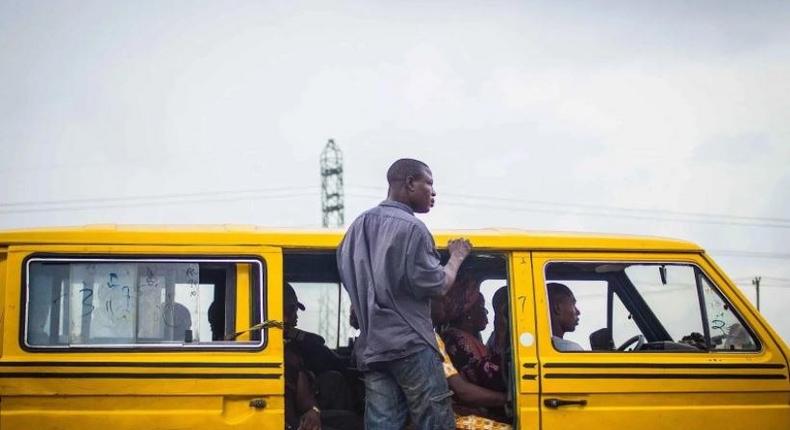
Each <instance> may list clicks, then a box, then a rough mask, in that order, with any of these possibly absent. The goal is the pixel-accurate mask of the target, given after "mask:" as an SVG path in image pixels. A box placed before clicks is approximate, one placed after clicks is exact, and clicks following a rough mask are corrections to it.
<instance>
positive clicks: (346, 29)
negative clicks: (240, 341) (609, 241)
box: [0, 0, 790, 339]
mask: <svg viewBox="0 0 790 430" xmlns="http://www.w3.org/2000/svg"><path fill="white" fill-rule="evenodd" d="M788 22H790V3H788V2H786V1H776V2H772V1H760V2H743V1H732V2H728V1H711V2H705V1H696V2H669V1H666V2H638V1H627V2H571V1H561V2H559V1H547V2H526V1H501V2H495V1H487V2H463V1H446V2H445V1H431V2H417V1H380V2H376V1H360V2H328V1H317V2H304V1H288V2H282V1H272V2H265V1H255V2H197V1H189V2H187V1H184V2H179V1H173V2H160V1H133V2H132V1H129V2H121V1H113V2H106V1H86V0H82V1H47V2H28V1H10V0H0V147H1V148H2V156H0V228H16V227H31V226H45V225H81V224H88V223H167V224H174V223H177V224H182V223H201V224H202V223H233V224H259V225H270V226H299V227H309V226H320V222H321V213H320V177H319V167H318V158H319V154H320V152H321V150H322V148H323V146H324V144H325V143H326V141H327V139H328V138H334V139H335V140H336V142H337V144H338V145H339V146H340V148H341V149H342V151H343V155H344V159H345V164H344V167H345V176H344V179H345V186H346V187H345V192H346V219H347V220H350V219H352V218H353V217H354V216H356V215H357V214H359V213H360V211H362V210H364V209H366V208H367V207H369V206H371V205H373V204H375V203H376V202H377V201H379V200H380V199H381V198H383V197H384V193H385V184H384V172H385V171H386V169H387V167H388V166H389V164H390V163H391V162H392V161H393V160H395V159H396V158H399V157H414V158H419V159H421V160H424V161H426V162H427V163H428V164H429V165H430V166H431V167H432V169H433V173H434V177H435V180H436V186H437V191H438V193H439V195H438V198H437V206H436V208H435V210H434V211H432V212H431V213H430V214H429V215H427V216H424V217H423V219H424V220H425V221H426V223H427V224H428V225H429V226H430V227H431V228H479V227H518V228H529V229H549V230H571V231H593V232H610V233H636V234H648V235H661V236H670V237H677V238H682V239H688V240H692V241H695V242H697V243H699V244H700V245H702V246H704V247H705V248H707V249H709V250H710V251H711V253H712V254H713V256H714V257H716V259H717V261H718V262H719V263H720V264H721V265H722V266H723V267H724V269H725V270H726V271H727V272H728V273H729V275H730V276H731V277H732V278H733V279H735V280H736V281H737V282H738V283H739V285H741V286H742V289H743V290H744V291H745V292H746V293H747V295H749V296H750V297H751V298H754V289H753V287H752V286H751V285H750V279H751V278H752V277H754V276H757V275H761V276H763V284H762V285H763V287H764V288H762V294H761V308H762V311H763V313H764V314H765V315H766V316H767V317H768V319H769V320H771V321H772V322H773V324H774V326H775V327H776V328H777V329H778V331H779V332H780V333H781V334H782V335H783V337H784V338H785V339H790V314H788V313H787V312H786V310H785V309H784V307H785V306H786V305H787V304H788V303H790V246H789V245H788V243H790V199H788V197H790V191H788V190H790V168H788V166H790V121H788V112H790V78H788V76H790V26H788V25H787V23H788Z"/></svg>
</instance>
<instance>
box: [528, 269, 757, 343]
mask: <svg viewBox="0 0 790 430" xmlns="http://www.w3.org/2000/svg"><path fill="white" fill-rule="evenodd" d="M555 263H575V264H627V265H637V264H642V265H651V266H660V265H662V264H663V265H687V266H690V267H691V269H692V270H693V272H694V288H695V290H696V291H695V293H696V295H697V296H698V302H697V304H698V305H699V306H700V308H701V309H700V311H701V312H700V314H699V317H700V319H701V322H702V327H703V330H704V333H703V335H704V336H705V342H706V343H707V344H708V345H707V346H708V349H707V350H698V351H692V350H688V351H686V350H666V351H662V350H645V351H629V353H630V352H637V353H639V352H641V353H651V354H668V353H682V354H700V353H708V354H709V353H727V354H760V353H762V352H763V351H764V346H763V342H762V341H761V340H760V338H759V337H758V336H757V333H756V331H755V330H754V329H752V327H751V326H750V325H749V324H748V323H747V321H746V320H745V319H744V318H743V316H742V315H741V312H740V311H739V310H738V308H737V307H735V306H733V304H732V300H731V299H730V298H729V297H728V296H727V294H724V292H722V289H721V288H720V287H719V285H718V284H717V283H716V282H714V281H713V278H712V277H711V276H710V275H708V274H707V273H706V272H705V270H703V268H702V267H701V266H700V264H699V263H698V262H696V261H689V260H683V261H676V260H624V259H623V260H614V259H601V260H597V259H593V260H587V259H583V260H573V259H559V258H553V257H549V258H547V259H546V260H545V261H544V263H543V268H542V275H543V286H542V290H543V295H544V296H545V298H546V303H548V290H547V288H546V284H547V283H548V282H561V281H562V280H557V279H551V280H550V279H549V278H548V276H547V274H548V267H549V265H550V264H555ZM700 277H702V278H704V279H705V280H706V281H707V282H708V284H709V285H710V286H711V288H712V289H713V291H714V292H715V293H716V294H717V295H718V296H719V298H720V299H721V300H722V301H723V302H724V303H725V304H726V305H727V306H729V307H730V310H731V311H732V313H733V315H734V316H735V318H736V319H737V320H738V321H739V322H740V323H741V325H742V326H743V327H744V328H745V329H746V331H747V332H748V333H749V335H750V336H751V337H752V339H754V341H755V349H754V350H722V349H711V348H710V346H711V345H710V344H711V336H710V330H709V327H708V326H707V324H708V321H707V309H706V307H707V306H706V302H705V299H704V293H703V291H702V288H703V287H702V282H701V281H700ZM631 284H632V286H633V288H634V289H635V290H636V292H637V293H639V291H638V289H637V287H636V285H633V283H631ZM607 290H608V291H607V296H608V295H610V294H612V293H614V294H615V295H617V296H618V297H619V298H620V300H621V302H622V303H623V305H624V306H625V307H626V310H628V311H629V312H631V309H629V303H626V301H624V300H623V298H622V297H620V295H619V294H618V292H617V291H611V290H612V286H611V285H609V286H608V287H607ZM639 297H640V299H641V300H644V299H642V297H641V294H639ZM609 301H610V298H609V297H607V315H606V317H607V327H608V328H609V329H610V330H611V325H610V324H611V323H612V322H611V321H609V318H610V317H611V307H610V303H609ZM645 306H646V308H647V309H648V310H649V311H650V313H651V314H652V316H653V317H654V318H655V319H656V321H657V322H658V323H659V324H661V328H662V329H663V323H661V321H660V320H659V319H658V317H657V316H655V314H654V313H653V310H652V309H651V308H650V307H649V305H648V304H647V303H646V302H645ZM547 311H548V314H547V315H546V318H547V319H546V321H547V322H548V328H549V337H551V313H550V309H549V308H548V307H547ZM634 322H635V323H636V325H637V327H639V329H640V331H642V328H641V326H640V324H639V322H638V321H637V320H636V319H635V320H634ZM642 334H643V335H644V333H642ZM549 343H550V344H551V346H552V349H553V351H554V352H556V353H560V354H565V353H576V354H578V353H598V354H600V353H616V354H619V353H622V352H621V351H617V350H611V351H607V350H589V351H588V350H584V351H560V350H559V349H557V348H556V346H555V345H554V342H549ZM615 347H616V345H615Z"/></svg>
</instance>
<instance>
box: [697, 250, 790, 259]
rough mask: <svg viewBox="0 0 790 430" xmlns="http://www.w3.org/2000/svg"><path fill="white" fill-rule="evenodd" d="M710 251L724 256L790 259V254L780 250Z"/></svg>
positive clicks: (709, 251)
mask: <svg viewBox="0 0 790 430" xmlns="http://www.w3.org/2000/svg"><path fill="white" fill-rule="evenodd" d="M708 253H710V254H716V255H717V256H722V257H739V258H778V259H781V260H787V259H790V254H784V253H778V252H765V251H738V250H721V249H709V250H708Z"/></svg>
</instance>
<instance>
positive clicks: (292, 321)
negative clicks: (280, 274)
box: [283, 282, 304, 327]
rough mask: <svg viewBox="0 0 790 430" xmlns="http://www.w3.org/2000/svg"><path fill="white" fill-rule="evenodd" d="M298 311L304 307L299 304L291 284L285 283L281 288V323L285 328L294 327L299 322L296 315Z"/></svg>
mask: <svg viewBox="0 0 790 430" xmlns="http://www.w3.org/2000/svg"><path fill="white" fill-rule="evenodd" d="M299 309H301V310H304V305H303V304H301V303H299V299H297V297H296V291H294V288H293V287H292V286H291V284H289V283H287V282H286V283H285V285H284V286H283V323H285V326H286V327H296V323H297V322H298V321H299V315H297V311H298V310H299Z"/></svg>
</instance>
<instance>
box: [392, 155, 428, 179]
mask: <svg viewBox="0 0 790 430" xmlns="http://www.w3.org/2000/svg"><path fill="white" fill-rule="evenodd" d="M428 168H429V167H428V165H427V164H425V163H423V162H422V161H419V160H415V159H412V158H401V159H400V160H398V161H396V162H394V163H392V165H391V166H390V168H389V170H387V182H388V183H389V184H390V185H392V184H394V183H396V182H403V181H405V180H406V178H408V177H409V176H413V177H415V178H416V177H418V176H420V175H421V174H422V173H423V170H425V169H428Z"/></svg>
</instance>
